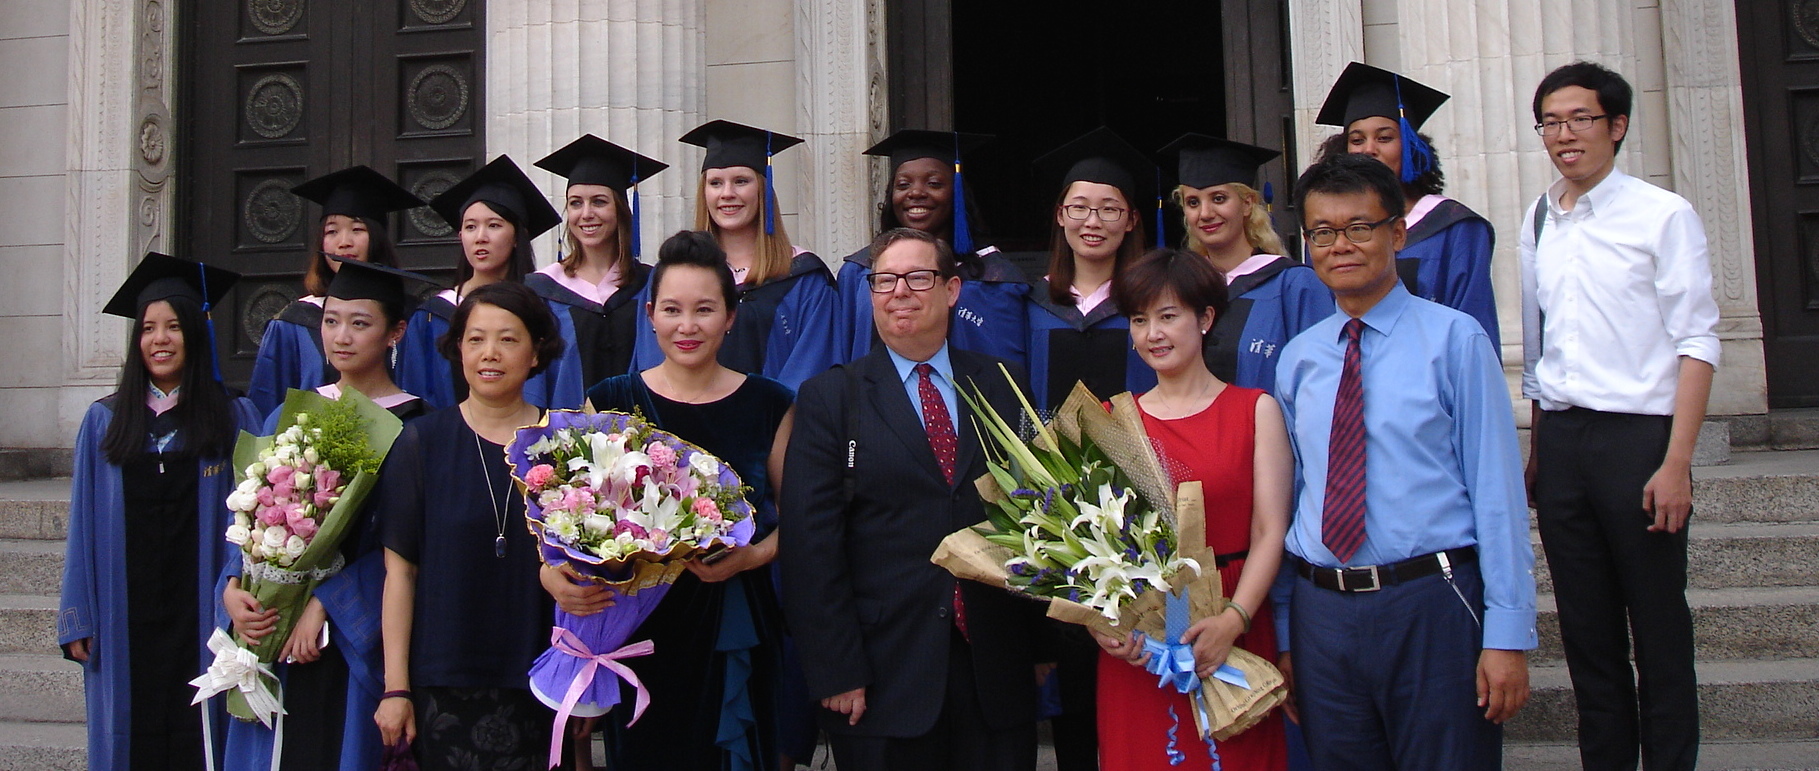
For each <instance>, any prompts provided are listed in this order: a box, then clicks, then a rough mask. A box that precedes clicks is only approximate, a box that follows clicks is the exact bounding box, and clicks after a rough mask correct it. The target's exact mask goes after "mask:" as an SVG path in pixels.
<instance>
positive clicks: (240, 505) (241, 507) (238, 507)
mask: <svg viewBox="0 0 1819 771" xmlns="http://www.w3.org/2000/svg"><path fill="white" fill-rule="evenodd" d="M258 502H259V498H258V497H257V496H255V495H254V494H252V493H248V492H246V491H244V490H235V491H233V492H231V493H228V495H227V510H228V511H232V512H234V513H235V514H236V515H244V514H245V512H248V511H252V510H253V506H254V505H255V504H257V503H258Z"/></svg>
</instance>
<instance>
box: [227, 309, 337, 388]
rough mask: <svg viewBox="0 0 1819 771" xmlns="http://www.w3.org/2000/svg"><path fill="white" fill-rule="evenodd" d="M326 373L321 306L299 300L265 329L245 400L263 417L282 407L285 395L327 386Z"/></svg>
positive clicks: (254, 361)
mask: <svg viewBox="0 0 1819 771" xmlns="http://www.w3.org/2000/svg"><path fill="white" fill-rule="evenodd" d="M328 373H329V368H328V367H327V366H326V364H325V363H324V361H323V358H322V306H320V305H317V304H315V303H311V302H305V301H303V300H298V301H296V302H293V303H291V304H290V305H287V306H285V307H284V310H283V311H282V312H280V313H279V314H278V315H277V317H275V318H273V319H272V320H271V322H270V323H267V324H266V325H265V334H263V335H261V336H260V337H259V356H258V358H256V359H254V360H253V378H252V381H251V382H249V383H248V384H247V386H246V398H248V399H251V400H252V402H253V407H254V408H255V409H257V410H258V411H259V414H261V415H263V414H265V413H268V412H271V411H272V410H275V409H277V408H278V405H281V404H283V403H284V392H285V391H288V390H290V389H292V388H295V389H298V390H300V391H308V390H311V389H314V388H315V387H316V386H319V385H322V384H324V383H327V382H329V381H327V380H324V379H323V377H324V375H326V374H328Z"/></svg>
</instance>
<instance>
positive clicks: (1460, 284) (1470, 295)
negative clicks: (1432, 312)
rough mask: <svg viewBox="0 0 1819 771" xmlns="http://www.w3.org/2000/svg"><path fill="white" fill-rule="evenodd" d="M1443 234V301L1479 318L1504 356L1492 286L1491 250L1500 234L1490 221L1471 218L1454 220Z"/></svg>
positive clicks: (1439, 293) (1486, 332)
mask: <svg viewBox="0 0 1819 771" xmlns="http://www.w3.org/2000/svg"><path fill="white" fill-rule="evenodd" d="M1440 237H1441V238H1443V239H1445V240H1444V241H1443V242H1442V244H1441V248H1442V249H1444V250H1446V252H1445V253H1446V254H1447V255H1448V257H1449V259H1448V260H1446V261H1445V263H1444V264H1445V265H1447V266H1448V268H1447V273H1448V275H1445V276H1441V277H1439V278H1440V280H1441V281H1442V282H1443V283H1442V284H1441V291H1440V292H1438V293H1437V294H1438V295H1439V296H1440V304H1441V305H1445V306H1447V307H1449V308H1455V309H1458V310H1460V311H1464V312H1465V313H1466V314H1468V315H1470V316H1471V317H1472V318H1475V319H1477V320H1478V323H1479V324H1480V325H1482V326H1483V327H1484V332H1485V334H1487V335H1490V338H1491V349H1492V350H1495V351H1498V355H1499V356H1501V355H1502V347H1501V346H1502V345H1503V336H1502V335H1501V334H1500V332H1499V330H1498V328H1497V298H1496V295H1495V294H1494V293H1493V292H1492V289H1491V252H1492V251H1493V250H1495V249H1496V246H1497V236H1496V233H1495V232H1493V231H1492V230H1491V226H1490V223H1488V222H1485V221H1484V220H1481V219H1477V218H1471V219H1464V220H1460V221H1458V222H1455V223H1453V224H1452V225H1451V226H1449V227H1447V229H1446V230H1445V231H1443V232H1442V234H1441V236H1440Z"/></svg>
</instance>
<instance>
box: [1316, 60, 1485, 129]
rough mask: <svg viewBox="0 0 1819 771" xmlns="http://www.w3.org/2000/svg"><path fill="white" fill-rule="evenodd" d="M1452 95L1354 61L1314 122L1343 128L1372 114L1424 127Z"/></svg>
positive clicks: (1330, 93) (1341, 74) (1347, 67)
mask: <svg viewBox="0 0 1819 771" xmlns="http://www.w3.org/2000/svg"><path fill="white" fill-rule="evenodd" d="M1450 98H1451V97H1449V96H1447V95H1446V94H1443V93H1441V92H1439V91H1436V90H1434V89H1432V88H1429V87H1427V86H1424V85H1422V84H1420V83H1417V82H1415V81H1413V80H1409V79H1408V78H1405V77H1402V76H1401V75H1398V74H1396V73H1394V72H1390V71H1389V70H1386V69H1383V68H1380V67H1372V66H1370V65H1368V64H1363V63H1361V62H1352V63H1351V64H1348V65H1346V67H1345V71H1344V72H1342V73H1340V74H1339V80H1338V81H1337V82H1335V83H1333V87H1332V89H1331V90H1329V91H1327V92H1326V103H1325V104H1322V105H1321V106H1320V114H1319V115H1318V116H1316V117H1315V118H1314V122H1315V123H1318V124H1321V125H1323V126H1339V127H1341V128H1343V127H1346V126H1350V125H1352V124H1353V123H1355V122H1357V121H1359V120H1362V119H1364V118H1369V117H1372V116H1377V117H1383V118H1389V119H1390V120H1400V119H1402V118H1404V117H1406V118H1408V122H1409V125H1410V126H1413V127H1415V128H1421V124H1423V123H1426V122H1427V119H1428V118H1430V117H1432V116H1433V114H1434V111H1435V110H1438V109H1440V105H1442V104H1445V103H1446V100H1447V99H1450Z"/></svg>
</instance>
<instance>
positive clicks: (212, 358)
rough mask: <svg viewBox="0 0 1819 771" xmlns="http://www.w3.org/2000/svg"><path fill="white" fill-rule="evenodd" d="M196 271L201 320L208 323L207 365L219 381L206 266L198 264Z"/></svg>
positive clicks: (213, 320) (219, 367) (218, 357)
mask: <svg viewBox="0 0 1819 771" xmlns="http://www.w3.org/2000/svg"><path fill="white" fill-rule="evenodd" d="M196 272H197V273H198V274H199V275H201V276H202V320H203V321H204V322H205V323H207V324H208V365H209V367H210V368H211V369H213V370H214V372H215V382H217V383H219V382H221V357H220V356H219V355H218V354H217V353H216V351H215V317H214V315H212V314H210V313H209V309H210V308H212V307H214V306H213V305H211V304H210V303H209V301H208V266H206V265H201V264H198V265H197V266H196Z"/></svg>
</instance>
